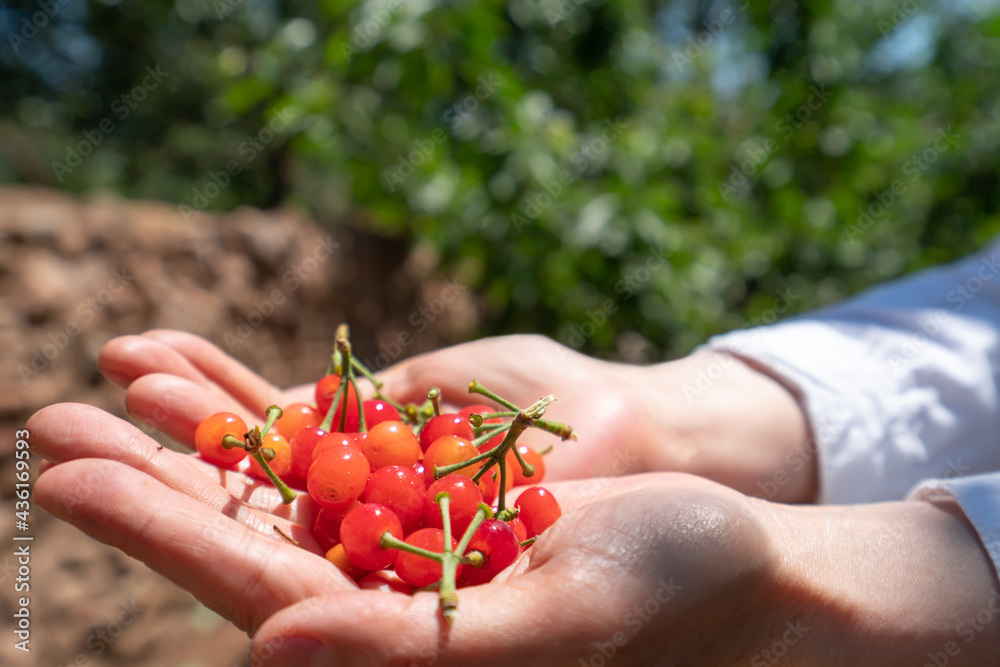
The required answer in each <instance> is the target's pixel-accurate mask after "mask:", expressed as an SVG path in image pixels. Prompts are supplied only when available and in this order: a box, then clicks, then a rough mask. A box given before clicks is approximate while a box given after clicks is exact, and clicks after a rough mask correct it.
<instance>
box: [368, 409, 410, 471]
mask: <svg viewBox="0 0 1000 667" xmlns="http://www.w3.org/2000/svg"><path fill="white" fill-rule="evenodd" d="M365 456H366V457H367V458H368V461H369V463H371V464H372V469H373V470H378V469H379V468H381V467H383V466H387V465H398V466H412V465H413V464H414V463H416V462H417V461H419V460H420V444H419V443H418V442H417V436H415V435H413V431H411V430H410V429H409V428H407V426H406V424H404V423H403V422H398V421H387V422H382V423H381V424H376V425H375V427H374V428H372V429H371V430H370V431H368V436H367V437H366V438H365Z"/></svg>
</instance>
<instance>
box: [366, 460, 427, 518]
mask: <svg viewBox="0 0 1000 667" xmlns="http://www.w3.org/2000/svg"><path fill="white" fill-rule="evenodd" d="M426 493H427V485H426V484H424V480H423V479H422V478H421V477H420V475H418V474H417V473H416V472H414V470H413V468H405V467H403V466H385V467H383V468H379V469H378V470H376V471H375V472H373V473H372V474H371V477H369V478H368V486H367V487H365V502H369V503H376V504H378V505H385V506H386V507H388V508H389V509H391V510H392V511H393V512H395V513H396V515H397V516H398V517H399V521H400V523H402V524H403V529H404V530H405V531H406V532H407V533H410V532H412V531H413V530H415V529H416V528H418V527H419V524H420V523H421V522H422V521H423V518H424V495H425V494H426Z"/></svg>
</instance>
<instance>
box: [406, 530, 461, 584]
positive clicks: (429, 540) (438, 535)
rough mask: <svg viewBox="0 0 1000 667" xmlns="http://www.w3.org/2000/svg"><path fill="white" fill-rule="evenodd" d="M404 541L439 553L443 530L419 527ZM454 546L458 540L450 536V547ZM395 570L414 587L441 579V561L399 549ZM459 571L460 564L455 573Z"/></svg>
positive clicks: (442, 549)
mask: <svg viewBox="0 0 1000 667" xmlns="http://www.w3.org/2000/svg"><path fill="white" fill-rule="evenodd" d="M406 543H407V544H409V545H411V546H415V547H419V548H421V549H426V550H428V551H433V552H434V553H441V552H442V551H444V531H443V530H441V529H440V528H421V529H420V530H418V531H416V532H415V533H413V534H412V535H410V536H409V537H407V538H406ZM456 546H458V541H457V540H456V539H455V538H454V537H452V538H451V548H452V549H454V548H455V547H456ZM395 570H396V574H398V575H399V578H400V579H402V580H403V581H405V582H406V583H408V584H410V585H411V586H413V587H414V588H423V587H424V586H430V585H431V584H433V583H434V582H435V581H438V580H439V579H441V563H439V562H437V561H435V560H431V559H430V558H425V557H423V556H418V555H416V554H411V553H409V552H407V551H400V552H399V553H398V554H397V555H396V565H395ZM461 571H462V566H461V565H459V566H458V569H457V570H456V574H458V573H460V572H461Z"/></svg>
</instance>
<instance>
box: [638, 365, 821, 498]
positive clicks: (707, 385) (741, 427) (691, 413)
mask: <svg viewBox="0 0 1000 667" xmlns="http://www.w3.org/2000/svg"><path fill="white" fill-rule="evenodd" d="M641 370H642V373H643V378H642V379H641V380H640V382H639V384H640V385H641V386H642V388H643V389H642V391H641V392H640V394H641V398H640V400H641V401H643V403H644V405H643V408H644V409H643V410H642V414H643V415H645V416H646V419H645V425H644V428H642V429H641V432H642V434H643V435H642V437H643V440H644V447H643V449H644V451H645V452H646V455H647V461H646V467H647V469H649V470H679V471H683V472H689V473H692V474H697V475H701V476H703V477H707V478H709V479H713V480H715V481H717V482H720V483H722V484H726V485H727V486H730V487H732V488H734V489H737V490H738V491H741V492H742V493H745V494H747V495H753V496H758V497H763V498H766V499H767V500H774V501H780V502H810V501H812V500H813V499H814V498H815V496H816V491H817V479H818V475H817V461H816V451H815V446H814V444H813V443H812V441H811V438H810V437H809V429H808V424H807V419H806V416H805V413H804V412H803V410H802V408H801V406H800V403H799V401H798V399H797V397H796V395H795V394H794V393H793V391H792V389H791V388H790V387H788V386H787V385H786V384H784V383H783V382H782V381H780V380H779V379H778V378H777V377H775V376H773V375H771V374H770V373H769V372H767V371H766V369H764V368H762V367H759V366H757V365H755V364H754V362H752V361H750V360H743V359H741V358H738V357H735V356H733V355H730V354H726V353H717V352H708V351H701V352H696V353H694V354H692V355H690V356H688V357H686V358H684V359H680V360H678V361H672V362H668V363H665V364H660V365H657V366H651V367H647V368H644V369H641Z"/></svg>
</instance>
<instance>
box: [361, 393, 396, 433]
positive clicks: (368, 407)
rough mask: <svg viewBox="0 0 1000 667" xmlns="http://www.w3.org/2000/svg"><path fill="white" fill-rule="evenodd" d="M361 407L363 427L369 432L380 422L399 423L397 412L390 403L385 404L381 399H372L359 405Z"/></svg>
mask: <svg viewBox="0 0 1000 667" xmlns="http://www.w3.org/2000/svg"><path fill="white" fill-rule="evenodd" d="M361 407H362V408H363V409H364V411H365V426H367V427H368V429H369V430H371V428H372V427H373V426H375V425H376V424H381V423H382V422H390V421H395V422H398V421H399V410H397V409H396V408H394V407H393V406H392V404H391V403H386V402H385V401H383V400H382V399H379V398H373V399H371V400H369V401H365V402H364V403H362V404H361Z"/></svg>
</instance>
